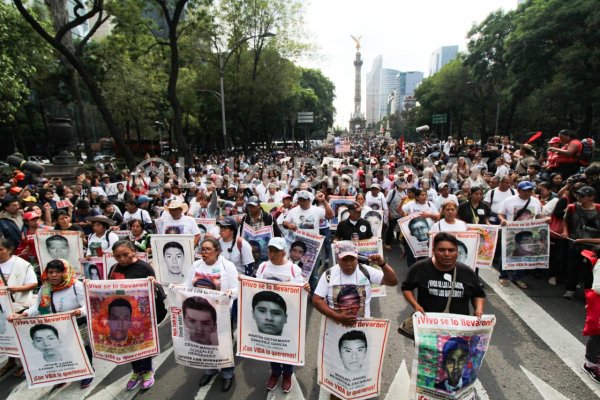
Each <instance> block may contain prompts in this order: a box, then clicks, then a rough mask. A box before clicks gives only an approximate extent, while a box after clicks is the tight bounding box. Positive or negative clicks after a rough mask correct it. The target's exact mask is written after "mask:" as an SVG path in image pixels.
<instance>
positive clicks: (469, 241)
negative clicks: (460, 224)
mask: <svg viewBox="0 0 600 400" xmlns="http://www.w3.org/2000/svg"><path fill="white" fill-rule="evenodd" d="M438 233H439V232H431V233H430V236H429V257H431V256H432V255H433V238H434V237H435V235H437V234H438ZM444 233H449V234H450V235H452V236H454V237H455V238H456V239H457V240H458V258H457V259H456V261H458V262H461V263H463V264H465V265H466V266H468V267H470V268H471V269H473V270H474V269H475V267H476V266H477V252H478V251H479V232H474V231H467V232H446V231H444Z"/></svg>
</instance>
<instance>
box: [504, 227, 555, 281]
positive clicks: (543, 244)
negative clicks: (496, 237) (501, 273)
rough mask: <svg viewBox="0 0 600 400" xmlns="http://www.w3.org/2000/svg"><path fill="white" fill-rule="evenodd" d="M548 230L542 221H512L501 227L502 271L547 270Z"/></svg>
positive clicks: (548, 251)
mask: <svg viewBox="0 0 600 400" xmlns="http://www.w3.org/2000/svg"><path fill="white" fill-rule="evenodd" d="M549 258H550V229H549V227H548V223H547V222H546V220H544V219H534V220H527V221H512V222H509V223H508V224H507V225H506V226H503V227H502V269H503V270H519V269H536V268H549V265H548V260H549Z"/></svg>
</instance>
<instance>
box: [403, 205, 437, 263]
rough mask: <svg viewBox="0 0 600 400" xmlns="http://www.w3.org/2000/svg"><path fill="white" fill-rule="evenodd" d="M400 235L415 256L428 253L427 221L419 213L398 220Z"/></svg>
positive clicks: (428, 228) (424, 255)
mask: <svg viewBox="0 0 600 400" xmlns="http://www.w3.org/2000/svg"><path fill="white" fill-rule="evenodd" d="M398 224H399V225H400V230H401V231H402V235H404V238H405V239H406V241H407V242H408V246H409V247H410V249H411V250H412V252H413V254H414V256H415V257H417V258H418V257H427V256H428V255H429V230H430V228H431V227H430V226H429V221H428V220H427V218H424V217H423V216H422V215H421V213H414V214H410V215H407V216H406V217H404V218H401V219H399V220H398Z"/></svg>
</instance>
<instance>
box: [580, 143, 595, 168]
mask: <svg viewBox="0 0 600 400" xmlns="http://www.w3.org/2000/svg"><path fill="white" fill-rule="evenodd" d="M581 144H582V145H583V146H582V148H581V154H580V155H579V165H581V166H584V167H587V166H589V165H590V164H591V162H592V160H593V159H594V139H592V138H585V139H582V140H581Z"/></svg>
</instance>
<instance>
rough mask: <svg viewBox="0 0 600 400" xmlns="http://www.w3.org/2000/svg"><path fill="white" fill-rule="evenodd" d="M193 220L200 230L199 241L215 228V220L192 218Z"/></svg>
mask: <svg viewBox="0 0 600 400" xmlns="http://www.w3.org/2000/svg"><path fill="white" fill-rule="evenodd" d="M194 220H195V221H196V225H198V229H200V240H202V239H204V235H206V234H207V233H210V232H212V230H213V228H214V227H215V226H217V220H216V218H194ZM198 256H199V255H198Z"/></svg>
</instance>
